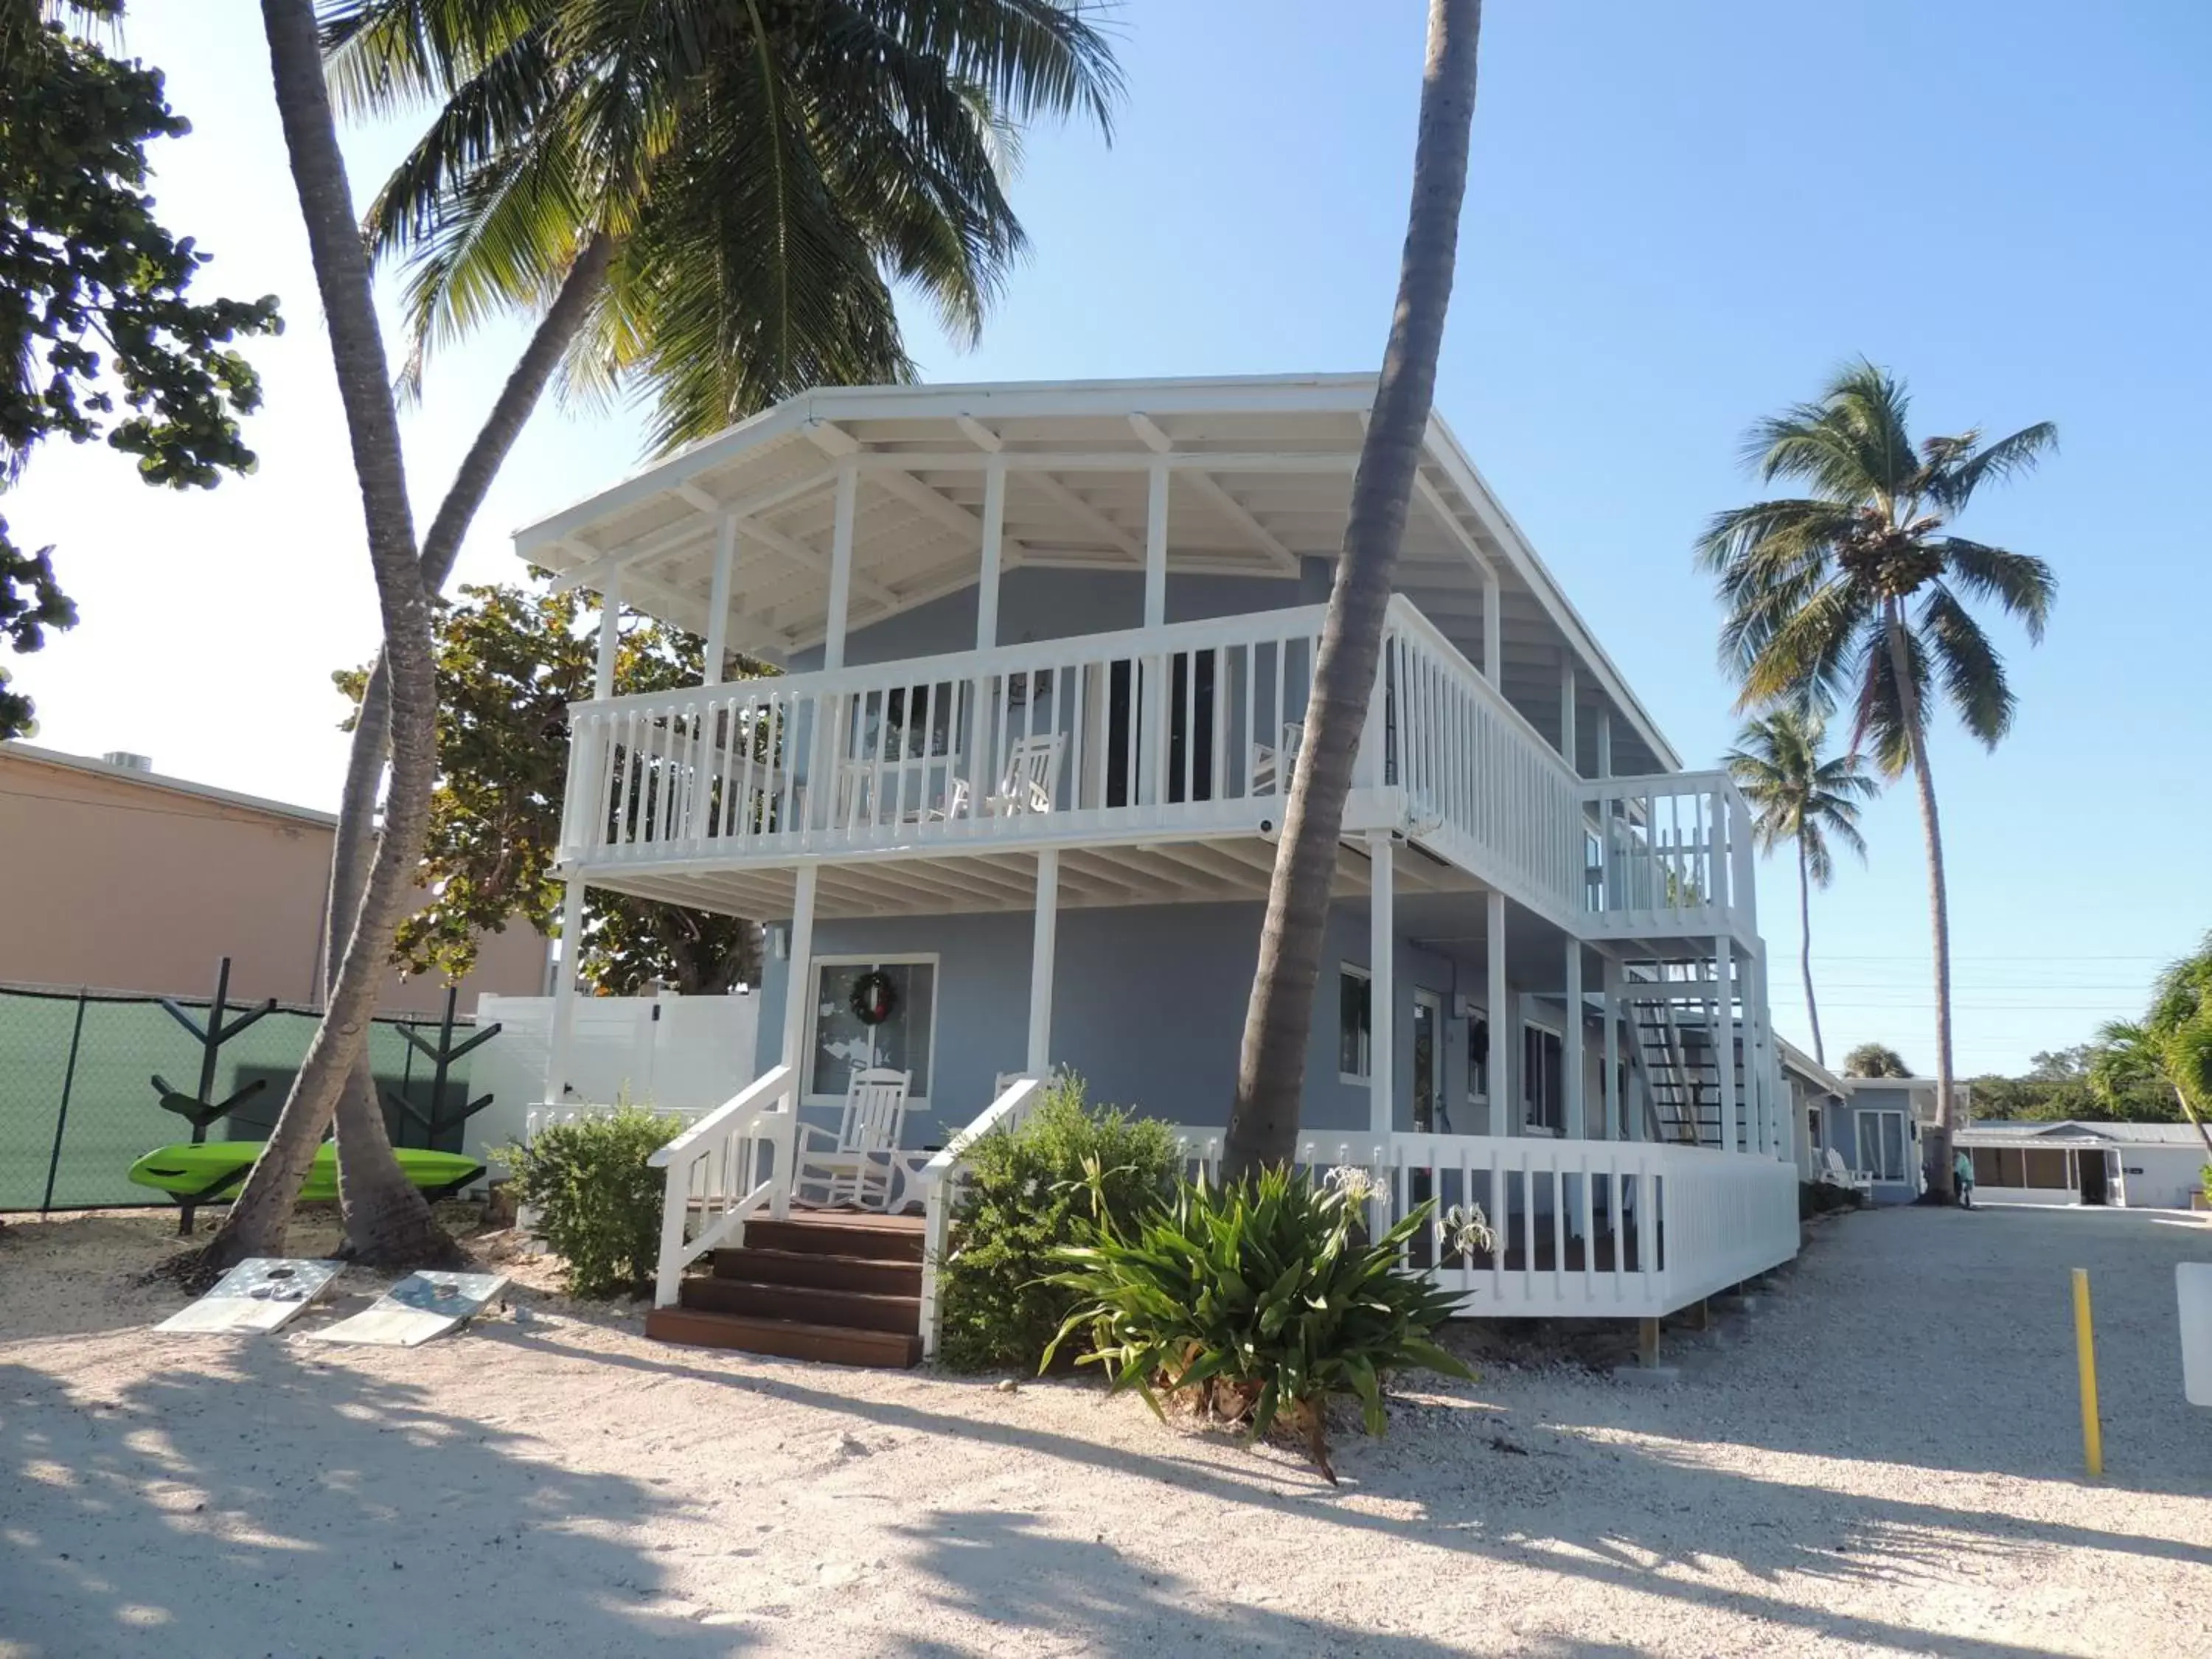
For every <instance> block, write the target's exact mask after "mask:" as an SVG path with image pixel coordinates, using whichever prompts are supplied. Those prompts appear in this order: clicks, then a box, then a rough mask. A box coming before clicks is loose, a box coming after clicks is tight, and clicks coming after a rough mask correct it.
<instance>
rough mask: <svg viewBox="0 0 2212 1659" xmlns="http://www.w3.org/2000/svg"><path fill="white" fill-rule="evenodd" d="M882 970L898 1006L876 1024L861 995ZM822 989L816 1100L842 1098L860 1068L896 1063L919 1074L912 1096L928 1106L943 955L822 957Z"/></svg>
mask: <svg viewBox="0 0 2212 1659" xmlns="http://www.w3.org/2000/svg"><path fill="white" fill-rule="evenodd" d="M877 972H880V973H882V974H883V975H884V978H885V979H886V980H888V981H890V1004H891V1008H890V1013H889V1014H888V1015H887V1016H886V1017H885V1018H884V1019H883V1020H882V1021H881V1022H880V1023H878V1024H874V1025H870V1024H867V1023H866V1021H865V1020H863V1019H862V1018H860V1015H858V1014H856V1013H854V1012H853V1000H854V997H853V994H854V989H855V987H858V985H859V984H860V981H861V980H862V978H864V977H865V976H866V975H869V974H872V973H877ZM814 988H815V996H814V1006H813V1008H812V1010H811V1014H812V1021H811V1024H812V1026H813V1032H812V1042H811V1045H810V1047H809V1048H808V1050H807V1052H808V1053H809V1054H810V1055H811V1057H812V1059H811V1065H810V1066H809V1067H808V1071H807V1079H806V1093H807V1096H808V1097H809V1098H810V1099H812V1100H817V1101H836V1100H842V1099H843V1098H844V1097H845V1091H846V1089H847V1088H848V1086H849V1085H850V1084H851V1082H852V1077H853V1073H854V1072H856V1071H858V1070H860V1068H862V1067H863V1066H891V1067H893V1068H894V1069H896V1070H897V1071H902V1072H911V1073H914V1085H913V1088H912V1089H911V1091H909V1095H910V1097H911V1098H912V1099H913V1100H914V1101H915V1102H916V1103H921V1104H925V1105H926V1104H927V1101H928V1099H929V1065H930V1056H931V1051H932V1049H933V1047H934V1042H933V1039H934V1037H935V1036H936V1027H937V959H936V958H935V957H874V958H872V957H830V958H829V959H827V960H824V959H823V958H821V957H817V958H816V959H815V963H814Z"/></svg>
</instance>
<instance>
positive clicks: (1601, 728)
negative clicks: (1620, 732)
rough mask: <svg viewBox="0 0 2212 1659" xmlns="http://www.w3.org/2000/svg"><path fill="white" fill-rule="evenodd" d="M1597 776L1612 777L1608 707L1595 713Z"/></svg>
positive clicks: (1610, 714)
mask: <svg viewBox="0 0 2212 1659" xmlns="http://www.w3.org/2000/svg"><path fill="white" fill-rule="evenodd" d="M1597 775H1598V776H1600V777H1601V778H1609V777H1611V776H1612V775H1613V709H1612V708H1610V707H1609V706H1608V707H1607V708H1601V709H1599V710H1598V711H1597Z"/></svg>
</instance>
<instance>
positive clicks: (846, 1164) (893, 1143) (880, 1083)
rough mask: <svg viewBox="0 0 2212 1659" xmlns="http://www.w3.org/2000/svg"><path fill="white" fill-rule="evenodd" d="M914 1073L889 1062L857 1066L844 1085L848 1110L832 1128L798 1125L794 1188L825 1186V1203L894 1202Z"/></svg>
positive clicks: (879, 1206) (865, 1205) (807, 1190)
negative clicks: (892, 1066) (895, 1181)
mask: <svg viewBox="0 0 2212 1659" xmlns="http://www.w3.org/2000/svg"><path fill="white" fill-rule="evenodd" d="M913 1086H914V1073H911V1072H896V1071H893V1070H892V1069H891V1068H890V1066H860V1067H856V1068H855V1069H854V1073H853V1080H852V1082H851V1083H850V1084H848V1085H847V1087H846V1090H845V1108H844V1112H843V1115H842V1116H841V1117H840V1118H839V1119H838V1121H837V1132H836V1134H834V1135H833V1134H831V1133H829V1130H827V1129H824V1128H822V1127H819V1126H818V1125H816V1124H811V1123H802V1124H800V1125H799V1138H798V1143H797V1151H796V1153H795V1155H794V1157H793V1171H792V1174H793V1182H792V1186H793V1190H794V1191H796V1192H798V1193H800V1194H811V1193H812V1192H813V1191H814V1190H815V1189H817V1188H818V1189H819V1190H820V1191H821V1194H822V1197H821V1198H820V1200H818V1201H819V1202H821V1203H823V1204H825V1205H836V1204H854V1205H857V1206H860V1208H862V1209H875V1210H885V1209H889V1208H890V1200H891V1188H892V1185H893V1177H894V1175H895V1174H896V1169H897V1158H896V1157H895V1156H894V1155H895V1154H896V1152H898V1150H899V1139H900V1137H901V1135H902V1134H903V1133H904V1132H905V1129H906V1102H907V1091H908V1090H909V1089H911V1088H912V1087H913Z"/></svg>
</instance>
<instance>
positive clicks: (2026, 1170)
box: [1957, 1121, 2212, 1210]
mask: <svg viewBox="0 0 2212 1659" xmlns="http://www.w3.org/2000/svg"><path fill="white" fill-rule="evenodd" d="M1957 1139H1958V1144H1959V1145H1960V1146H1961V1147H1962V1148H1964V1149H1965V1150H1966V1152H1969V1153H1971V1154H1972V1158H1973V1160H1974V1196H1975V1199H1976V1200H1978V1201H1979V1202H1983V1203H1990V1204H2111V1205H2124V1206H2126V1207H2128V1208H2130V1209H2154V1210H2185V1209H2187V1208H2189V1206H2190V1195H2191V1194H2192V1193H2195V1192H2197V1191H2199V1190H2201V1188H2202V1182H2203V1175H2202V1171H2203V1169H2204V1167H2205V1164H2207V1162H2208V1161H2212V1160H2208V1159H2207V1158H2206V1156H2205V1151H2204V1141H2203V1137H2201V1136H2200V1135H2199V1134H2198V1133H2197V1131H2196V1129H2195V1128H2193V1127H2191V1126H2190V1125H2189V1124H2186V1123H2082V1122H2078V1121H2066V1122H2063V1123H2033V1122H2027V1123H1977V1124H1975V1125H1974V1126H1973V1127H1971V1128H1967V1129H1963V1130H1961V1131H1960V1133H1959V1135H1958V1137H1957Z"/></svg>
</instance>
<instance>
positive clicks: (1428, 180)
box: [1223, 0, 1482, 1180]
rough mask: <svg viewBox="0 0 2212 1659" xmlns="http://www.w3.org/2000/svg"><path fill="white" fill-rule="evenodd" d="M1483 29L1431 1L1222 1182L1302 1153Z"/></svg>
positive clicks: (1466, 1) (1455, 235) (1431, 383)
mask: <svg viewBox="0 0 2212 1659" xmlns="http://www.w3.org/2000/svg"><path fill="white" fill-rule="evenodd" d="M1481 27H1482V5H1481V0H1431V4H1430V7H1429V33H1428V57H1427V62H1426V64H1425V66H1424V69H1423V72H1422V80H1421V112H1420V123H1419V134H1418V137H1417V138H1416V140H1415V144H1414V150H1413V206H1412V210H1411V212H1410V214H1409V216H1408V218H1407V227H1406V246H1405V252H1404V254H1403V256H1402V258H1401V262H1400V265H1399V270H1398V301H1397V308H1396V311H1395V313H1394V314H1393V315H1392V318H1391V321H1390V337H1389V344H1388V345H1387V347H1386V348H1385V349H1384V351H1383V373H1382V375H1381V377H1380V379H1379V380H1378V381H1377V383H1376V388H1375V407H1374V411H1373V414H1372V416H1370V420H1369V422H1368V427H1367V440H1366V441H1365V443H1364V444H1363V445H1362V446H1361V447H1360V453H1359V470H1358V472H1357V473H1356V474H1355V475H1354V477H1353V478H1352V511H1351V517H1350V520H1349V522H1348V523H1347V524H1346V527H1345V532H1344V549H1343V551H1342V553H1341V554H1340V556H1339V557H1338V559H1337V565H1336V582H1335V586H1334V588H1333V590H1332V591H1331V592H1330V594H1329V601H1328V618H1327V620H1326V621H1325V622H1324V623H1322V639H1321V650H1320V653H1319V655H1318V659H1317V660H1316V663H1315V665H1314V684H1313V693H1312V698H1311V701H1310V702H1309V703H1308V705H1307V708H1306V717H1305V718H1306V731H1305V740H1304V744H1302V745H1301V747H1300V751H1299V755H1298V764H1297V771H1296V774H1295V775H1294V777H1293V780H1292V782H1291V794H1290V799H1289V801H1288V803H1287V804H1286V807H1285V812H1284V821H1283V839H1282V845H1281V847H1280V848H1279V850H1278V852H1277V853H1276V855H1275V872H1274V878H1273V881H1272V883H1271V884H1269V887H1268V891H1267V921H1266V922H1265V923H1264V924H1263V926H1262V927H1261V934H1260V961H1259V967H1258V969H1257V971H1256V972H1255V974H1254V975H1253V980H1252V1001H1251V1006H1250V1007H1249V1010H1248V1012H1247V1013H1246V1015H1245V1021H1244V1043H1243V1054H1242V1056H1241V1058H1240V1060H1239V1062H1238V1066H1237V1099H1236V1102H1235V1104H1234V1105H1233V1107H1232V1108H1231V1111H1230V1114H1229V1130H1228V1135H1227V1139H1226V1144H1225V1146H1224V1148H1223V1161H1224V1164H1225V1175H1226V1176H1228V1178H1230V1179H1231V1180H1236V1179H1240V1178H1242V1177H1243V1176H1247V1175H1249V1174H1250V1173H1251V1172H1252V1171H1254V1170H1256V1169H1258V1168H1260V1167H1261V1166H1262V1165H1266V1164H1287V1163H1288V1162H1290V1160H1291V1154H1292V1153H1293V1152H1294V1151H1295V1150H1296V1148H1297V1130H1298V1105H1299V1099H1300V1097H1301V1095H1302V1094H1303V1092H1304V1082H1305V1060H1306V1040H1307V1036H1308V1034H1309V1032H1310V1029H1311V1026H1312V1023H1313V1006H1314V990H1315V986H1316V982H1317V981H1319V979H1320V975H1321V954H1322V935H1323V932H1324V929H1325V928H1326V927H1327V924H1328V904H1329V889H1330V886H1331V884H1332V881H1333V878H1334V875H1335V872H1336V849H1337V842H1338V840H1339V838H1340V836H1341V835H1342V833H1343V829H1344V802H1345V797H1346V794H1347V793H1349V792H1350V790H1351V787H1352V758H1353V751H1354V750H1355V748H1356V747H1357V745H1358V741H1359V729H1360V727H1361V726H1362V725H1364V723H1365V720H1366V718H1367V709H1368V705H1369V702H1370V700H1371V699H1372V698H1373V697H1374V696H1375V695H1376V685H1375V682H1376V666H1377V664H1378V662H1379V661H1380V659H1381V656H1382V651H1383V619H1384V617H1385V615H1386V613H1387V611H1388V608H1389V603H1390V584H1391V574H1392V572H1393V570H1394V569H1395V567H1396V565H1397V562H1398V547H1399V544H1400V543H1401V541H1402V540H1403V539H1404V537H1405V531H1406V511H1407V501H1408V500H1409V498H1410V497H1411V496H1412V495H1413V475H1414V472H1415V471H1416V469H1417V468H1418V467H1419V465H1420V449H1421V441H1422V439H1423V437H1424V435H1425V434H1426V432H1427V430H1428V424H1429V410H1430V406H1431V403H1432V402H1433V400H1434V398H1435V392H1436V379H1437V352H1438V349H1440V347H1441V346H1442V344H1443V331H1444V316H1445V313H1446V311H1447V310H1448V308H1449V305H1450V302H1451V289H1452V276H1453V268H1454V265H1455V262H1456V259H1457V255H1458V251H1459V220H1460V206H1461V204H1462V201H1463V200H1464V198H1465V197H1466V194H1467V154H1468V137H1469V131H1470V129H1471V127H1472V126H1473V124H1474V87H1475V46H1476V42H1477V40H1478V39H1479V37H1480V32H1481ZM1390 1012H1391V1011H1390V1010H1389V1009H1387V1008H1377V1009H1376V1010H1375V1011H1374V1013H1373V1020H1374V1029H1375V1033H1376V1042H1387V1041H1388V1040H1389V1037H1388V1033H1389V1030H1391V1024H1390Z"/></svg>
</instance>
